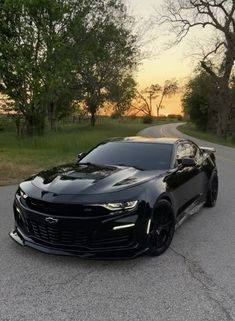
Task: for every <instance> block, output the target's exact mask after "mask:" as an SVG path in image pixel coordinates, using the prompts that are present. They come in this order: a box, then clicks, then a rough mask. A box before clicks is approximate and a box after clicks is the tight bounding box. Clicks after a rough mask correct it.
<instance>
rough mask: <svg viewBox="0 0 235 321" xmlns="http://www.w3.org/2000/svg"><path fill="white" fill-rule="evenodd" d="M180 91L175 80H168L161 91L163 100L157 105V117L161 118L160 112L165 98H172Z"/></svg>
mask: <svg viewBox="0 0 235 321" xmlns="http://www.w3.org/2000/svg"><path fill="white" fill-rule="evenodd" d="M178 90H179V87H178V83H177V81H175V80H166V81H165V84H164V86H163V87H162V89H161V98H160V101H159V103H158V104H157V116H159V111H160V109H161V108H163V100H164V98H165V97H172V96H173V95H175V94H176V93H177V91H178Z"/></svg>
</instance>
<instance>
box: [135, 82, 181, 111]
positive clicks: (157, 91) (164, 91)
mask: <svg viewBox="0 0 235 321" xmlns="http://www.w3.org/2000/svg"><path fill="white" fill-rule="evenodd" d="M178 88H179V87H178V83H177V81H175V80H166V81H165V83H164V85H163V86H160V85H159V84H153V85H151V86H150V87H147V88H145V89H144V90H142V91H141V92H140V91H137V95H136V101H135V103H134V104H132V105H133V109H135V110H137V111H138V112H141V113H143V114H145V115H146V116H149V117H152V113H153V107H152V104H153V101H154V100H156V99H157V98H158V97H160V99H159V101H158V102H157V104H156V107H157V116H159V110H160V109H161V108H163V101H164V98H165V97H171V96H172V95H175V94H176V93H177V91H178Z"/></svg>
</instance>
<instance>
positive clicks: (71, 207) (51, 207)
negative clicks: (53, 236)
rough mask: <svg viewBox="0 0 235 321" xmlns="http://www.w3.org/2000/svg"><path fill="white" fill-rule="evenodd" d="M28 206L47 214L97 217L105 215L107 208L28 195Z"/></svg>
mask: <svg viewBox="0 0 235 321" xmlns="http://www.w3.org/2000/svg"><path fill="white" fill-rule="evenodd" d="M25 202H26V205H27V206H28V208H30V209H32V210H34V211H37V212H41V213H44V214H48V215H57V216H74V217H83V216H85V217H88V216H90V217H97V216H102V215H107V213H108V210H107V209H105V208H102V207H100V206H85V205H81V204H62V203H50V202H45V201H41V200H37V199H35V198H31V197H28V198H27V199H26V200H25Z"/></svg>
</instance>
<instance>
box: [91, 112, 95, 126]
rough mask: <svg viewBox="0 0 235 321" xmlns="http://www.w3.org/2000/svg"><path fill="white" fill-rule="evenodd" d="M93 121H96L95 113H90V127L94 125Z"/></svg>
mask: <svg viewBox="0 0 235 321" xmlns="http://www.w3.org/2000/svg"><path fill="white" fill-rule="evenodd" d="M95 122H96V119H95V113H91V126H92V127H94V126H95Z"/></svg>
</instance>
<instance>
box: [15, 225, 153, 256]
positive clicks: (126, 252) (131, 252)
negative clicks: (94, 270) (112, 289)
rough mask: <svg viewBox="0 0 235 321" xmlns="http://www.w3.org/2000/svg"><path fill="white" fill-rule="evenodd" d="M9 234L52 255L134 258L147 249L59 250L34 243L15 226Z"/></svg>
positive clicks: (24, 243) (136, 247)
mask: <svg viewBox="0 0 235 321" xmlns="http://www.w3.org/2000/svg"><path fill="white" fill-rule="evenodd" d="M9 236H10V237H11V238H12V239H13V240H14V241H15V242H16V243H18V244H20V245H22V246H29V247H31V248H34V249H36V250H38V251H41V252H43V253H46V254H53V255H67V256H77V257H80V258H84V259H96V260H97V259H100V260H124V259H134V258H136V257H138V256H140V255H141V254H143V253H145V252H146V251H148V248H145V249H141V250H139V249H138V244H137V245H135V246H133V247H132V248H128V249H115V251H114V250H111V251H108V250H105V251H101V252H99V251H97V252H93V251H91V252H90V251H89V250H87V251H79V250H64V249H63V250H61V249H58V248H51V247H49V246H45V245H42V244H38V243H36V242H35V241H34V240H32V239H31V238H29V237H27V236H26V235H25V234H24V233H23V232H22V231H21V230H19V229H18V228H15V229H14V230H12V231H11V232H10V233H9Z"/></svg>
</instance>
